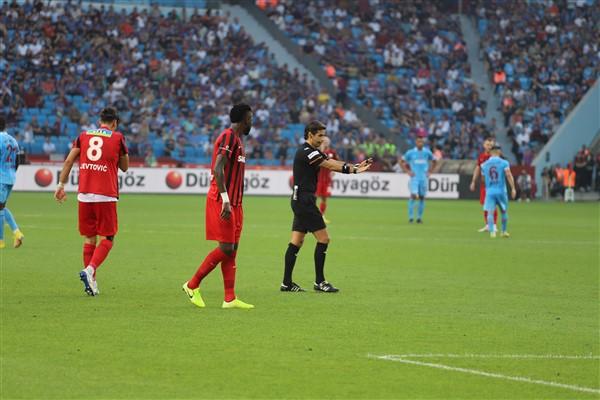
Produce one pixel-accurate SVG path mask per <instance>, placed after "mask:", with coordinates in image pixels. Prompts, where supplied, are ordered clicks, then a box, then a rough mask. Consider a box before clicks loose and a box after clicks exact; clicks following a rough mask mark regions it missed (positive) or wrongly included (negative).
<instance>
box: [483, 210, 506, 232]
mask: <svg viewBox="0 0 600 400" xmlns="http://www.w3.org/2000/svg"><path fill="white" fill-rule="evenodd" d="M487 218H488V220H487V223H488V229H489V231H490V233H491V232H494V212H493V211H488V217H487ZM503 221H504V220H503Z"/></svg>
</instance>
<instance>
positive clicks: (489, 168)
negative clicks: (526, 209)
mask: <svg viewBox="0 0 600 400" xmlns="http://www.w3.org/2000/svg"><path fill="white" fill-rule="evenodd" d="M501 153H502V150H501V149H500V146H498V145H494V146H493V147H492V149H491V151H490V154H491V157H490V158H489V159H488V160H487V161H486V162H484V163H483V164H482V165H481V173H482V175H483V179H485V188H486V193H485V203H484V204H483V209H484V211H487V212H488V220H487V223H488V228H489V231H490V237H491V238H495V237H496V232H495V231H494V229H493V228H494V211H495V210H496V206H498V207H500V212H501V213H502V233H501V234H500V235H501V236H502V237H505V238H508V237H510V235H509V234H508V232H507V231H506V227H507V225H508V196H507V194H506V181H508V184H509V185H510V196H511V198H513V199H514V198H515V197H516V196H517V190H516V189H515V180H514V178H513V176H512V173H511V172H510V164H509V163H508V161H506V160H504V159H502V158H500V154H501Z"/></svg>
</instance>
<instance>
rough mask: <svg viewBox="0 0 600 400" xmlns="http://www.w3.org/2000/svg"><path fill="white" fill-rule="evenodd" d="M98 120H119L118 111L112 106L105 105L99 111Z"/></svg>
mask: <svg viewBox="0 0 600 400" xmlns="http://www.w3.org/2000/svg"><path fill="white" fill-rule="evenodd" d="M100 120H101V121H102V122H109V123H110V122H113V121H117V123H119V122H121V118H119V113H118V112H117V109H116V108H114V107H105V108H103V109H102V111H100Z"/></svg>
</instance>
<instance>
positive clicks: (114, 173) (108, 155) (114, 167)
mask: <svg viewBox="0 0 600 400" xmlns="http://www.w3.org/2000/svg"><path fill="white" fill-rule="evenodd" d="M73 148H79V149H80V153H79V193H93V194H100V195H103V196H109V197H119V184H118V169H119V159H120V158H121V156H123V155H125V154H127V152H128V150H127V145H126V144H125V138H124V137H123V134H122V133H121V132H117V131H111V130H110V129H108V127H106V126H104V125H102V126H100V128H98V129H92V130H88V131H85V132H82V133H81V134H80V135H79V137H78V138H77V139H75V140H74V141H73Z"/></svg>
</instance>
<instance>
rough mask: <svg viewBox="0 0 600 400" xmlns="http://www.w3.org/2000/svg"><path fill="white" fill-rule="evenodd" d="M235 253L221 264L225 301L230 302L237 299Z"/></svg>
mask: <svg viewBox="0 0 600 400" xmlns="http://www.w3.org/2000/svg"><path fill="white" fill-rule="evenodd" d="M236 254H237V252H234V253H233V254H232V255H231V256H230V257H229V256H228V257H227V258H226V259H225V260H224V261H223V262H222V263H221V272H222V273H223V287H224V288H225V301H226V302H230V301H232V300H234V299H235V270H236V268H235V256H236Z"/></svg>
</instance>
